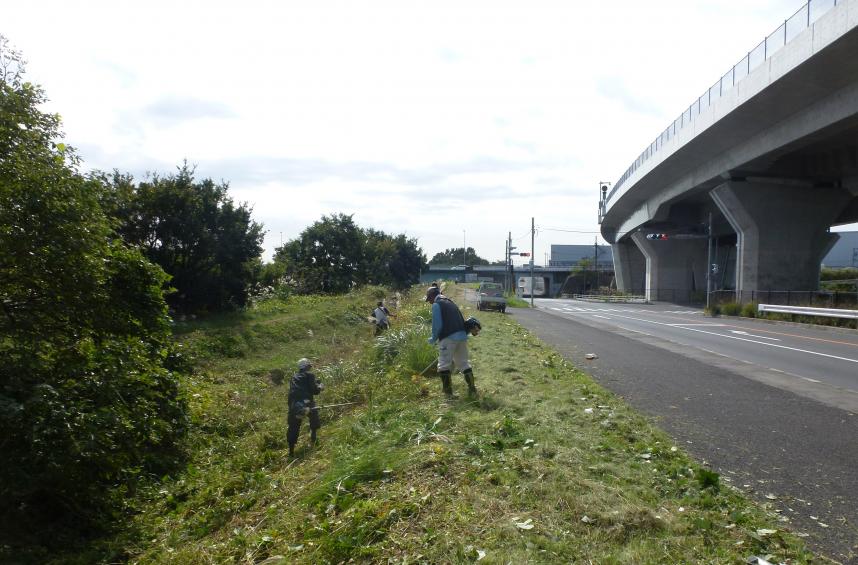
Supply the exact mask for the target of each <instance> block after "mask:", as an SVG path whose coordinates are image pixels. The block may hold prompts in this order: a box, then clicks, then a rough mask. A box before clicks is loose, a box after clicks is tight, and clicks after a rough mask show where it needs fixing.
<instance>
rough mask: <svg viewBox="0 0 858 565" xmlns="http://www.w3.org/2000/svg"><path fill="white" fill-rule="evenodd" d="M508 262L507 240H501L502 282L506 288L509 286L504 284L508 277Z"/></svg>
mask: <svg viewBox="0 0 858 565" xmlns="http://www.w3.org/2000/svg"><path fill="white" fill-rule="evenodd" d="M508 262H509V241H504V242H503V282H504V285H503V286H504V289H505V290H507V292H508V289H509V287H508V286H507V285H506V281H507V279H508V278H509V277H508V273H507V263H508Z"/></svg>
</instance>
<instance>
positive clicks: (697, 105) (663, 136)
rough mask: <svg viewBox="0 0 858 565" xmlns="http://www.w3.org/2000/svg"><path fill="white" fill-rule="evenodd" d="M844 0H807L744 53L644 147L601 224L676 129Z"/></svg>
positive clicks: (604, 206) (602, 206)
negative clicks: (633, 177) (631, 179)
mask: <svg viewBox="0 0 858 565" xmlns="http://www.w3.org/2000/svg"><path fill="white" fill-rule="evenodd" d="M843 1H844V0H808V2H807V3H806V4H805V5H804V6H802V7H801V8H799V9H798V10H797V11H796V12H795V13H794V14H793V15H792V16H790V17H789V18H787V19H786V20H784V23H782V24H781V25H779V26H778V27H777V29H776V30H775V31H774V32H772V33H771V34H769V35H767V36H766V37H765V39H763V40H762V41H761V42H760V43H759V44H758V45H757V46H756V47H754V48H753V49H752V50H751V51H749V52H748V54H747V55H745V56H744V57H743V58H742V60H741V61H739V62H738V63H736V64H735V65H733V68H731V69H730V70H729V71H727V72H726V73H725V74H724V75H722V76H721V78H719V79H718V81H717V82H715V84H713V85H712V86H711V87H709V88H708V89H706V92H704V93H703V94H702V95H701V96H700V97H699V98H697V100H695V101H694V102H692V103H691V106H689V107H688V108H686V109H685V110H684V111H683V112H682V114H681V115H680V116H679V117H678V118H676V119H675V120H673V123H672V124H670V125H669V126H667V129H666V130H664V131H663V132H661V133H660V134H659V135H658V136H657V137H656V138H655V140H653V142H652V143H650V144H649V147H647V148H646V149H644V150H643V152H642V153H641V154H640V155H639V156H638V158H637V159H635V161H634V162H633V163H632V164H631V166H629V168H628V169H626V172H625V173H623V175H622V176H621V177H620V179H619V180H618V181H617V182H616V183H614V186H613V187H611V191H610V192H609V193H608V195H607V197H606V198H605V199H604V202H602V203H601V204H600V210H599V223H601V221H602V218H603V216H604V215H605V214H604V213H605V211H606V209H607V204H608V202H609V201H610V200H611V198H613V197H614V195H615V194H616V193H617V191H618V190H619V189H620V187H621V186H623V183H625V182H626V180H628V178H629V177H630V176H631V175H632V174H634V172H635V171H636V170H637V169H638V168H639V167H640V166H641V165H643V164H644V163H645V162H646V161H647V160H648V159H649V158H650V157H652V156H653V155H654V154H655V153H656V152H658V150H659V149H661V148H662V146H663V145H664V144H665V143H666V142H667V141H668V140H670V139H671V138H673V137H674V136H676V132H677V131H679V130H681V129H682V128H684V127H686V126H688V125H690V124H691V123H692V122H693V121H694V118H695V116H697V115H699V114H700V113H701V112H702V111H703V110H705V109H706V108H708V107H709V106H710V105H712V104H713V103H714V102H715V101H716V100H718V99H719V98H721V96H722V95H723V94H724V93H725V92H727V91H728V90H730V89H731V88H733V87H734V86H736V85H737V84H738V83H739V81H741V80H742V79H743V78H745V77H746V76H748V75H749V74H751V71H752V70H754V69H756V68H757V67H758V66H760V65H761V64H763V63H765V62H766V60H768V59H769V58H770V57H771V56H772V55H774V54H775V53H776V52H777V51H779V50H780V49H781V48H782V47H783V46H784V45H786V44H787V43H789V42H790V41H792V39H793V38H794V37H796V36H797V35H798V34H799V33H801V32H802V31H804V30H805V29H807V28H809V27H810V26H811V25H812V24H813V23H814V22H815V21H816V20H818V19H819V18H820V17H821V16H822V15H823V14H825V13H826V12H828V11H829V10H831V9H832V8H834V7H835V6H837V5H838V4H840V3H842V2H843Z"/></svg>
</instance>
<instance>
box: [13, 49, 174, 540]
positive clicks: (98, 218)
mask: <svg viewBox="0 0 858 565" xmlns="http://www.w3.org/2000/svg"><path fill="white" fill-rule="evenodd" d="M21 65H22V64H21V59H20V55H18V53H17V52H15V51H12V50H10V49H8V46H7V44H6V41H5V39H4V38H3V37H2V36H0V68H2V69H3V70H2V71H0V306H2V310H0V358H2V359H3V362H2V364H0V461H2V465H0V521H2V523H0V531H2V532H4V534H6V535H9V536H10V537H14V536H15V535H16V534H17V533H21V532H27V531H28V530H29V529H33V530H34V531H37V529H38V527H39V526H40V525H41V526H44V524H45V522H46V521H52V522H57V521H61V520H62V519H63V518H68V517H73V518H74V520H75V522H76V523H77V524H78V525H81V526H85V525H91V524H92V522H93V520H94V519H95V518H96V517H99V518H103V517H104V516H105V511H107V510H109V509H110V507H111V506H110V505H109V504H108V503H109V502H110V500H111V498H112V497H113V496H114V495H115V494H116V493H117V492H119V490H120V489H117V488H116V487H118V486H121V487H122V488H129V487H133V485H134V482H135V478H136V477H137V476H138V475H140V474H141V473H146V472H155V473H160V472H163V471H164V470H165V469H166V468H168V467H169V466H170V464H171V463H172V462H173V460H174V456H175V455H176V445H177V441H178V439H179V438H180V437H181V436H182V434H183V433H184V430H185V412H184V403H183V401H182V400H181V399H180V396H181V395H180V393H179V390H178V382H177V378H176V376H175V375H174V373H173V372H172V371H171V370H170V366H171V358H170V346H169V325H168V322H169V320H168V318H167V310H166V304H165V302H164V299H163V294H162V287H163V286H164V284H165V283H166V281H167V276H166V275H165V274H164V272H163V271H162V270H161V269H160V268H158V267H157V266H154V265H152V264H151V263H149V262H148V261H146V260H145V258H144V257H143V256H142V255H141V254H140V253H139V252H138V251H137V250H135V249H131V248H129V247H127V246H126V245H125V244H124V243H122V241H121V240H120V239H119V238H118V237H116V236H115V234H114V232H113V231H112V229H111V226H110V223H109V221H108V219H107V217H106V216H105V214H104V213H103V212H102V209H101V207H100V204H99V190H100V184H98V183H96V182H93V181H91V180H87V179H85V178H84V177H82V176H81V175H80V174H78V173H77V171H76V170H75V163H76V159H75V156H74V153H73V151H72V150H71V149H69V148H67V147H65V146H64V145H63V144H62V143H59V142H58V140H59V139H60V136H61V133H60V130H59V124H60V120H59V117H58V116H56V115H51V114H46V113H44V112H42V111H40V110H39V106H40V105H41V104H42V103H43V102H44V101H45V95H44V93H43V92H42V90H41V89H40V88H39V87H37V86H34V85H32V84H29V83H26V82H23V80H22V78H21V75H22V68H21ZM12 67H16V68H15V70H14V71H12V72H10V68H12ZM4 537H5V536H4ZM4 541H6V542H8V540H4Z"/></svg>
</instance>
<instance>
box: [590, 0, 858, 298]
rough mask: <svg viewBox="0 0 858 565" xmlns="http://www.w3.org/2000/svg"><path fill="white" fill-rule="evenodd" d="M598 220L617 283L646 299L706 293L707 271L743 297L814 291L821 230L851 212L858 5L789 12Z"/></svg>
mask: <svg viewBox="0 0 858 565" xmlns="http://www.w3.org/2000/svg"><path fill="white" fill-rule="evenodd" d="M599 221H600V224H601V231H602V235H603V236H604V238H605V239H606V240H607V241H608V242H609V243H611V244H612V246H613V250H614V269H615V272H616V275H617V282H618V286H619V287H620V288H621V289H622V290H625V291H629V292H646V293H647V294H648V296H649V298H650V299H652V300H659V299H663V296H662V295H663V294H664V295H665V296H671V297H682V296H689V297H693V296H694V295H695V294H697V295H698V296H699V294H700V293H705V291H706V288H707V271H710V272H711V271H715V272H714V273H713V274H712V283H711V284H712V288H713V289H730V290H736V291H737V296H739V297H740V298H741V297H742V296H747V295H748V292H749V291H760V290H812V289H815V288H817V285H818V277H819V268H820V262H821V259H822V257H823V256H824V255H825V254H826V252H827V251H828V250H829V249H830V247H831V246H832V245H833V244H834V242H835V241H836V238H837V235H836V234H833V233H830V232H829V228H830V227H832V226H836V225H841V224H847V223H852V222H856V221H858V0H836V1H835V0H811V1H810V2H809V3H808V4H806V5H805V6H804V7H802V8H801V9H800V10H799V11H798V12H796V13H795V14H794V15H793V16H791V17H790V18H789V19H787V20H786V21H785V22H784V23H783V24H782V25H781V26H779V27H778V28H777V29H776V30H775V31H774V32H773V33H772V34H771V35H769V36H768V37H766V39H765V40H763V42H762V43H760V44H759V45H758V46H757V47H755V48H754V49H753V50H751V51H750V52H749V53H748V55H747V56H746V57H744V58H743V59H742V60H741V61H740V62H739V63H738V64H737V65H735V66H734V67H733V68H731V69H730V70H729V71H728V72H727V73H726V74H724V75H722V76H721V77H720V78H719V80H718V81H717V82H716V83H715V84H713V86H712V87H711V88H709V89H708V90H707V91H706V92H705V93H704V94H703V95H702V96H701V97H700V98H698V99H697V100H695V101H694V103H692V104H691V106H689V107H688V108H686V109H685V110H684V111H683V112H682V114H681V115H680V116H679V117H678V118H677V119H676V120H675V121H674V122H673V123H671V124H670V125H669V126H668V128H667V129H666V130H664V131H663V132H661V133H660V134H659V135H658V137H657V138H656V139H655V140H654V141H653V142H652V143H651V144H650V145H649V146H648V147H647V148H646V149H645V150H644V151H643V152H642V153H641V155H640V156H639V157H638V158H637V159H636V160H635V161H634V163H632V165H631V166H630V167H629V168H628V170H627V171H626V172H625V173H624V174H623V175H622V176H621V178H620V179H619V181H618V182H616V183H615V184H614V186H613V187H611V189H610V191H608V190H604V191H603V193H602V198H601V199H600V202H599ZM654 233H660V234H665V235H666V239H660V240H651V239H648V238H647V235H649V234H654ZM710 234H711V237H710ZM712 265H717V267H715V268H714V269H713V268H712V267H711V266H712ZM665 293H666V294H665Z"/></svg>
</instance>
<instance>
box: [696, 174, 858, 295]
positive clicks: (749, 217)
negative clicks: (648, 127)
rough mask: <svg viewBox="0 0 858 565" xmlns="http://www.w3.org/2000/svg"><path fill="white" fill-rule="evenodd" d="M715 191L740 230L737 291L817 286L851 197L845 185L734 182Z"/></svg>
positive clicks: (718, 202)
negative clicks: (832, 229)
mask: <svg viewBox="0 0 858 565" xmlns="http://www.w3.org/2000/svg"><path fill="white" fill-rule="evenodd" d="M710 196H711V197H712V200H713V201H714V202H715V204H716V205H717V206H718V208H719V209H720V210H721V213H723V214H724V216H725V218H726V219H727V221H728V222H729V223H730V225H731V226H732V228H733V229H734V230H735V231H736V235H737V238H738V243H737V257H736V291H737V293H738V296H739V297H741V296H742V293H743V292H748V291H755V290H815V289H816V288H817V287H818V286H819V269H820V263H821V262H822V258H823V257H824V256H825V254H826V253H827V252H828V250H830V249H831V246H832V245H834V243H835V242H836V241H837V238H838V237H839V236H837V235H836V234H832V233H829V232H828V228H829V227H830V226H831V225H832V224H834V222H835V220H836V219H837V217H838V215H839V214H840V213H841V211H842V210H843V209H844V207H845V206H846V205H847V204H848V202H849V200H850V199H851V195H850V193H849V191H847V190H843V189H840V188H818V187H809V186H797V185H790V184H775V183H763V182H745V181H730V182H726V183H724V184H721V185H719V186H718V187H716V188H714V189H713V190H712V191H711V192H710Z"/></svg>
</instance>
